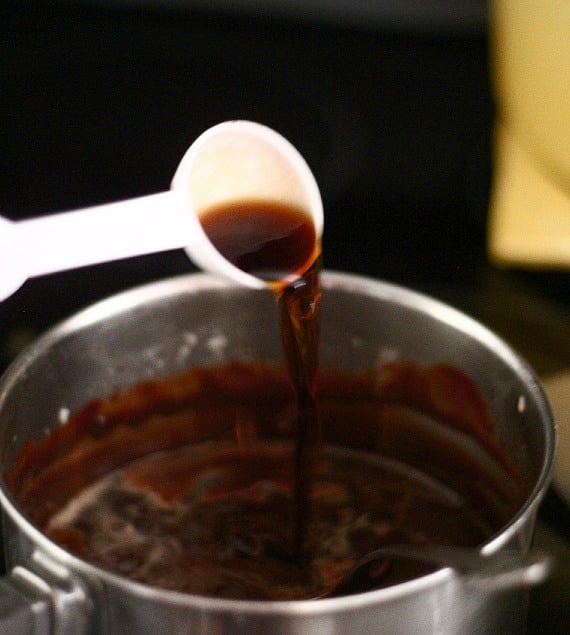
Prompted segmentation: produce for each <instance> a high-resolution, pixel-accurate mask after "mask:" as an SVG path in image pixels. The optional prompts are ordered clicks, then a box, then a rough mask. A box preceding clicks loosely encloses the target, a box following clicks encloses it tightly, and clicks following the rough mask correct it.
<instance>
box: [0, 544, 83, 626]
mask: <svg viewBox="0 0 570 635" xmlns="http://www.w3.org/2000/svg"><path fill="white" fill-rule="evenodd" d="M90 609H91V602H90V601H89V596H88V595H87V593H86V591H85V589H84V588H83V586H82V585H81V584H80V583H79V582H78V581H77V580H76V579H75V578H74V577H73V576H72V575H71V574H70V573H69V571H68V570H67V569H66V568H65V567H63V566H62V565H59V564H57V563H54V562H52V561H51V560H49V559H48V558H47V557H46V556H45V555H44V554H42V553H41V552H38V551H36V552H34V553H33V555H32V559H31V561H30V563H29V566H26V567H24V566H21V565H17V566H15V567H14V568H13V569H12V570H11V571H10V572H8V574H7V575H6V576H5V577H3V578H0V633H10V635H86V634H87V633H88V632H90V631H89V626H90V621H91V620H90V615H91V610H90Z"/></svg>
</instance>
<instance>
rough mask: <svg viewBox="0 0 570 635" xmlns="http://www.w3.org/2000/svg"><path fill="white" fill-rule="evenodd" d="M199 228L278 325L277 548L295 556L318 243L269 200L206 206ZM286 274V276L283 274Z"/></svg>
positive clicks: (310, 426) (301, 528) (313, 432)
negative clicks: (283, 475) (283, 397)
mask: <svg viewBox="0 0 570 635" xmlns="http://www.w3.org/2000/svg"><path fill="white" fill-rule="evenodd" d="M200 222H201V224H202V227H203V229H204V231H205V233H206V235H207V236H208V238H209V239H210V241H211V242H212V244H213V245H214V247H216V249H217V250H218V251H219V252H220V254H221V255H222V256H224V257H225V258H226V259H227V260H228V261H229V262H231V263H232V264H233V265H234V266H236V267H238V268H239V269H242V270H243V271H245V272H246V273H249V274H251V275H253V276H255V277H257V278H260V279H262V280H265V281H266V282H267V284H268V285H269V286H270V287H271V288H272V289H273V291H274V293H275V297H276V300H277V303H278V307H279V316H280V330H281V339H282V344H283V351H284V355H285V361H286V364H287V369H288V373H289V379H290V382H291V385H292V388H293V391H294V394H295V400H296V407H297V415H296V430H295V450H294V463H295V464H294V484H293V513H292V517H293V527H292V535H291V544H290V545H288V546H283V545H278V546H276V550H277V552H278V553H277V554H276V555H279V556H281V557H286V558H291V559H293V560H295V561H299V562H302V561H303V559H304V558H306V557H308V554H307V553H305V536H306V532H307V526H308V523H309V517H310V498H311V482H312V467H313V464H314V460H315V456H316V452H317V449H318V445H319V440H320V425H319V418H318V412H317V405H316V392H317V386H316V375H317V367H318V353H319V323H318V318H319V303H320V291H319V268H320V244H319V241H318V239H317V237H316V233H315V229H314V226H313V223H312V220H311V218H310V217H309V216H308V214H306V213H305V212H304V211H303V210H302V209H299V208H297V207H295V206H291V205H285V204H279V203H275V202H272V201H239V202H235V203H232V204H229V205H222V206H219V207H216V208H214V209H211V210H207V211H206V212H204V213H203V214H202V215H201V216H200ZM291 279H292V280H293V281H292V282H287V280H291Z"/></svg>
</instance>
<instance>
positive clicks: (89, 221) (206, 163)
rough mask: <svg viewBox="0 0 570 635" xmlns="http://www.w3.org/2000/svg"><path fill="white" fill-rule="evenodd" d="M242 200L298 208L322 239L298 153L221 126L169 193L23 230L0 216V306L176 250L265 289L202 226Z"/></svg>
mask: <svg viewBox="0 0 570 635" xmlns="http://www.w3.org/2000/svg"><path fill="white" fill-rule="evenodd" d="M241 200H254V201H267V202H274V203H281V204H285V205H293V206H296V207H298V208H301V209H303V210H305V211H306V212H307V214H308V215H309V216H310V218H311V219H312V221H313V224H314V229H315V234H316V237H317V239H318V240H320V238H321V236H322V231H323V206H322V201H321V197H320V193H319V189H318V186H317V184H316V181H315V178H314V176H313V174H312V172H311V170H310V169H309V167H308V165H307V163H306V162H305V160H304V159H303V157H302V156H301V155H300V154H299V152H298V151H297V150H296V149H295V148H294V146H293V145H291V144H290V143H289V142H288V141H287V140H286V139H285V138H284V137H282V136H281V135H279V134H278V133H277V132H275V131H274V130H272V129H270V128H268V127H266V126H263V125H261V124H258V123H254V122H251V121H243V120H238V121H226V122H224V123H221V124H218V125H216V126H214V127H212V128H210V129H208V130H206V131H205V132H204V133H203V134H201V135H200V136H199V137H198V138H197V139H196V141H195V142H194V143H193V144H192V145H191V146H190V148H189V149H188V150H187V152H186V154H185V155H184V156H183V158H182V160H181V162H180V164H179V166H178V168H177V170H176V173H175V175H174V178H173V180H172V184H171V189H170V190H169V191H166V192H161V193H158V194H152V195H149V196H143V197H139V198H133V199H129V200H125V201H119V202H116V203H109V204H105V205H98V206H94V207H88V208H85V209H79V210H75V211H70V212H63V213H59V214H53V215H48V216H42V217H38V218H32V219H28V220H23V221H11V220H9V219H7V218H3V217H0V301H2V300H4V299H6V298H7V297H9V296H10V295H11V294H12V293H14V292H15V291H16V290H17V289H18V288H19V287H20V286H21V285H22V284H23V283H24V282H25V281H26V280H27V279H28V278H32V277H36V276H41V275H44V274H49V273H54V272H57V271H63V270H66V269H75V268H78V267H83V266H86V265H91V264H96V263H101V262H107V261H111V260H118V259H122V258H128V257H132V256H139V255H143V254H149V253H154V252H160V251H166V250H171V249H178V248H184V249H185V250H186V253H187V255H188V256H189V257H190V258H191V259H192V260H193V261H194V263H195V264H196V265H197V266H199V267H200V268H202V269H204V270H206V271H209V272H211V273H215V274H219V275H222V276H224V277H226V278H230V279H232V280H234V281H235V282H238V283H239V284H242V285H245V286H248V287H252V288H264V287H267V284H268V283H267V282H266V281H265V280H262V279H261V278H257V277H255V276H253V275H251V274H249V273H246V272H245V271H242V270H241V269H239V268H238V267H236V266H234V265H233V264H231V263H230V262H229V261H228V260H226V259H225V258H224V257H223V256H222V255H221V254H220V253H219V252H218V251H217V250H216V249H215V248H214V246H213V245H212V243H211V242H210V240H209V239H208V236H207V235H206V233H205V232H204V230H203V228H202V225H201V223H200V220H199V217H200V214H201V213H203V212H204V211H206V210H208V209H209V208H212V207H214V206H219V205H223V204H228V203H232V202H235V201H241Z"/></svg>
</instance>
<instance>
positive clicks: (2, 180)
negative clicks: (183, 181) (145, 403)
mask: <svg viewBox="0 0 570 635" xmlns="http://www.w3.org/2000/svg"><path fill="white" fill-rule="evenodd" d="M143 4H144V3H143ZM150 4H151V5H153V7H154V8H147V9H146V10H145V9H141V8H140V7H138V8H135V6H134V5H131V3H126V4H125V5H124V7H123V8H116V7H113V6H112V4H111V3H107V4H105V3H103V4H102V5H99V4H97V3H88V2H85V3H82V4H80V5H78V4H73V3H65V2H62V3H58V2H54V3H50V4H49V5H48V4H47V3H38V4H36V3H33V2H32V3H30V2H27V3H8V4H6V3H4V5H3V8H2V9H0V52H1V59H2V61H3V63H2V66H1V68H0V77H1V83H0V86H1V88H0V148H1V150H2V152H1V154H0V162H1V169H0V214H2V215H4V216H6V217H8V218H11V219H14V220H18V219H23V218H27V217H31V216H36V215H40V214H44V213H49V212H54V211H64V210H67V209H72V208H75V207H84V206H87V205H92V204H97V203H101V202H105V201H112V200H118V199H121V198H126V197H131V196H137V195H142V194H147V193H152V192H158V191H162V190H164V189H166V188H168V186H169V182H170V179H171V177H172V175H173V173H174V170H175V168H176V166H177V164H178V161H179V159H180V158H181V156H182V154H183V153H184V151H185V149H186V148H187V146H188V145H189V144H190V143H191V141H192V140H193V139H194V138H195V137H196V136H197V135H198V134H199V133H200V132H202V131H203V130H204V129H205V128H207V127H208V126H210V125H212V124H214V123H217V122H219V121H222V120H225V119H234V118H247V119H253V120H257V121H260V122H262V123H265V124H267V125H270V126H272V127H274V128H275V129H277V130H278V131H280V132H282V133H283V134H284V135H285V136H286V137H288V138H289V139H290V140H291V141H292V142H293V143H294V144H295V145H296V146H297V147H298V148H299V150H300V151H301V152H302V153H303V154H304V156H305V157H306V159H307V161H308V162H309V164H310V165H311V167H312V168H313V171H314V172H315V175H316V177H317V180H318V182H319V185H320V187H321V190H322V194H323V199H324V203H325V210H326V232H325V238H324V254H325V266H326V267H327V268H332V269H340V270H346V271H352V272H359V273H364V274H367V275H371V276H375V277H379V278H383V279H386V280H390V281H392V282H396V283H398V284H403V285H406V286H409V287H412V288H415V289H418V290H420V291H424V292H427V293H429V294H431V295H434V296H436V297H439V298H440V299H442V300H444V301H447V302H449V303H451V304H453V305H454V306H456V307H458V308H460V309H463V310H465V311H466V312H467V313H469V314H471V315H473V316H474V317H476V318H477V319H479V320H481V321H482V322H484V323H485V324H487V325H488V326H490V327H491V328H492V329H494V330H495V331H497V332H498V333H499V334H500V335H502V336H503V337H504V338H505V339H506V340H507V341H509V342H510V343H511V344H512V345H513V346H514V347H515V348H516V349H517V350H519V351H520V352H521V353H522V354H523V356H525V357H526V358H527V359H528V360H529V361H530V363H531V364H532V365H533V366H534V368H535V369H536V370H537V372H538V373H539V375H541V376H543V377H546V376H547V375H549V374H551V373H553V372H555V371H557V370H560V369H562V368H565V367H568V366H570V294H569V293H568V288H569V274H568V273H567V272H558V273H556V272H550V273H548V272H530V271H521V270H501V269H498V268H496V267H494V266H492V265H491V264H490V263H489V261H488V260H487V257H486V252H485V223H486V210H487V200H488V192H489V185H490V179H491V174H492V157H491V134H492V124H493V117H494V108H493V99H492V94H491V90H490V85H489V84H490V82H489V72H488V59H487V39H486V33H485V30H484V29H482V28H481V29H472V30H467V31H464V30H462V31H458V32H454V31H453V29H446V30H445V31H442V32H439V31H438V30H437V29H430V30H426V29H425V28H424V29H414V28H413V26H412V25H410V24H406V25H403V26H401V27H398V25H397V24H395V23H391V24H390V25H389V26H386V28H382V25H381V24H378V23H375V24H374V25H373V26H372V25H370V26H366V25H365V24H364V23H362V24H358V25H355V24H354V23H351V24H350V25H347V26H343V25H342V23H336V24H331V23H320V22H319V21H318V20H295V19H293V18H291V19H286V18H284V17H281V18H276V17H269V16H267V15H265V16H257V17H255V16H248V17H239V16H236V15H232V14H224V13H222V12H219V11H217V12H213V13H208V12H207V11H206V10H205V9H202V10H196V9H191V8H188V7H185V8H181V7H180V4H177V6H178V7H179V8H178V9H176V10H174V9H171V10H166V9H164V8H163V9H160V8H158V7H157V6H155V5H154V4H153V3H150ZM188 4H189V5H191V3H188ZM202 6H203V3H202ZM192 269H193V267H192V265H191V264H190V262H189V261H188V260H187V259H186V257H185V256H184V254H183V253H181V252H180V253H179V252H171V253H167V254H161V255H155V256H147V257H142V258H134V259H131V260H126V261H120V262H115V263H109V264H105V265H99V266H96V267H90V268H88V269H83V270H78V271H72V272H65V273H60V274H56V275H52V276H49V277H46V278H42V279H35V280H31V281H29V282H28V283H26V285H24V287H23V288H22V289H21V290H20V291H19V292H18V293H16V294H15V295H14V296H12V297H11V298H10V299H8V300H7V301H5V302H4V303H2V304H0V369H2V368H4V367H6V365H7V364H8V363H9V362H10V360H11V359H13V357H14V356H15V355H16V354H17V353H18V352H19V351H20V350H21V349H22V347H23V346H24V345H25V344H26V343H27V342H29V341H30V340H32V339H33V338H34V337H35V336H36V335H37V334H38V333H40V332H42V331H43V330H45V329H46V328H48V327H49V326H50V325H52V324H54V323H55V322H57V321H59V320H60V319H62V318H64V317H66V316H68V315H69V314H70V313H73V312H75V311H76V310H78V309H80V308H81V307H83V306H85V305H87V304H90V303H91V302H93V301H95V300H98V299H100V298H102V297H104V296H106V295H109V294H111V293H114V292H116V291H120V290H122V289H125V288H127V287H131V286H133V285H136V284H140V283H144V282H147V281H150V280H153V279H157V278H163V277H167V276H170V275H174V274H178V273H183V272H186V271H190V270H192ZM537 542H538V543H539V545H544V546H547V547H548V548H549V549H551V550H552V551H553V552H554V553H555V554H556V556H557V558H558V560H559V563H560V564H559V566H558V568H557V569H556V570H555V572H554V574H553V576H552V578H551V580H550V581H549V582H548V583H547V584H546V585H544V586H543V587H541V588H539V589H537V590H536V591H535V592H533V596H532V604H531V611H530V619H529V633H541V634H545V635H548V634H549V633H551V634H562V633H567V632H568V631H569V629H570V608H569V607H570V602H569V601H568V600H569V599H570V594H569V589H570V512H569V510H568V508H567V507H566V506H565V505H564V504H563V502H562V501H561V500H560V499H559V498H558V496H557V494H556V492H555V491H554V490H551V491H550V492H549V493H548V495H547V498H546V501H545V503H544V505H543V508H542V511H541V515H540V520H539V525H538V531H537Z"/></svg>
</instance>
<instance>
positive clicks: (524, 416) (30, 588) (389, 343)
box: [0, 272, 555, 635]
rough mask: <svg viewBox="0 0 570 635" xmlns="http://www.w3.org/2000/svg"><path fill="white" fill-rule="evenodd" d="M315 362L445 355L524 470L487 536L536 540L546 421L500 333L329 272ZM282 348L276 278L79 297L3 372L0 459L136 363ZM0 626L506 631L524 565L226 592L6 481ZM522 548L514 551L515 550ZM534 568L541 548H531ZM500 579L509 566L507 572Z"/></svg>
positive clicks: (528, 378) (507, 542)
mask: <svg viewBox="0 0 570 635" xmlns="http://www.w3.org/2000/svg"><path fill="white" fill-rule="evenodd" d="M322 282H323V287H324V292H323V308H322V329H321V331H322V350H321V360H322V361H321V365H322V366H323V367H329V368H341V369H343V370H354V371H360V370H366V369H369V368H371V367H373V366H377V365H379V364H381V363H382V361H383V360H387V359H394V358H401V359H412V360H415V361H417V362H418V363H420V364H430V363H436V362H445V363H450V364H453V365H455V366H457V367H459V368H461V369H462V370H464V371H465V372H466V373H467V374H468V375H470V376H471V377H472V378H473V379H474V380H475V382H476V383H477V384H478V386H479V388H480V390H481V391H482V393H483V395H484V396H485V398H486V400H487V402H488V404H489V407H490V409H491V412H492V415H493V418H494V420H495V422H496V425H497V433H498V435H499V438H500V439H501V441H502V443H503V444H504V445H505V447H506V448H507V450H508V453H509V455H510V456H511V457H512V459H513V461H514V462H515V463H516V465H517V466H518V468H519V470H520V473H521V475H522V478H523V489H524V493H523V496H522V498H521V502H520V506H519V507H518V509H517V510H516V512H515V513H514V514H513V515H512V516H511V517H510V519H508V521H507V522H506V523H505V524H504V526H503V527H502V528H501V529H500V530H499V531H498V532H497V533H496V534H495V535H494V536H493V537H491V538H490V539H489V541H488V542H487V543H486V544H485V545H484V546H483V547H482V549H481V552H482V553H483V554H486V555H491V556H492V555H493V554H497V553H500V552H503V551H504V552H507V551H510V552H512V554H514V555H515V556H516V554H521V555H524V554H527V553H528V552H529V550H530V549H531V543H532V537H533V529H534V525H535V517H536V514H537V510H538V508H539V505H540V502H541V499H542V497H543V495H544V493H545V490H546V488H547V486H548V483H549V479H550V474H551V469H552V464H553V454H554V445H555V430H554V425H553V422H552V418H551V415H550V411H549V407H548V404H547V402H546V400H545V397H544V395H543V392H542V389H541V387H540V385H539V382H538V380H537V378H536V376H535V374H534V373H533V371H532V370H531V369H530V368H529V367H528V366H527V364H526V363H525V362H524V361H523V360H522V359H521V358H520V357H519V356H518V355H517V354H516V353H515V352H514V351H513V350H511V349H510V348H509V347H508V346H507V345H506V344H505V343H504V342H503V341H502V340H500V339H499V338H498V337H496V336H495V335H494V334H493V333H491V332H490V331H489V330H487V329H486V328H485V327H484V326H482V325H480V324H479V323H477V322H475V321H474V320H472V319H471V318H469V317H467V316H465V315H464V314H462V313H460V312H458V311H456V310H454V309H453V308H450V307H448V306H446V305H444V304H442V303H440V302H438V301H436V300H433V299H430V298H428V297H425V296H422V295H419V294H417V293H415V292H412V291H409V290H406V289H403V288H400V287H396V286H393V285H390V284H387V283H384V282H380V281H377V280H373V279H368V278H363V277H358V276H354V275H348V274H341V273H334V272H325V273H324V274H323V276H322ZM234 359H242V360H251V359H255V360H262V361H274V360H280V359H281V344H280V338H279V332H278V324H277V318H276V313H275V303H274V299H273V297H272V295H271V293H269V292H266V291H259V290H253V289H245V288H243V287H237V286H234V285H233V284H232V283H228V282H223V281H220V280H218V279H215V278H213V277H210V276H207V275H204V274H193V275H187V276H182V277H179V278H174V279H171V280H167V281H164V282H159V283H154V284H150V285H148V286H144V287H142V288H139V289H135V290H132V291H129V292H126V293H123V294H120V295H118V296H116V297H113V298H111V299H109V300H105V301H103V302H101V303H99V304H96V305H95V306H93V307H91V308H88V309H86V310H84V311H82V312H81V313H79V314H78V315H76V316H75V317H72V318H70V319H69V320H67V321H66V322H64V323H63V324H62V325H60V326H58V327H56V328H55V329H53V330H51V331H50V332H48V333H47V334H46V335H44V336H43V337H41V338H40V339H39V340H38V341H36V342H35V343H34V344H33V345H32V346H31V347H30V348H29V349H28V350H26V351H25V352H24V353H23V354H22V355H21V356H20V357H19V359H17V360H16V361H15V363H14V364H13V365H12V366H11V368H10V369H9V370H8V371H7V373H6V374H5V375H4V377H3V379H2V382H1V384H0V469H1V471H2V472H4V471H5V470H7V469H9V468H10V467H11V466H13V464H14V461H15V460H16V457H17V455H18V453H19V452H20V450H21V449H22V446H23V444H24V443H25V442H26V440H28V439H40V438H43V437H44V436H45V434H46V431H47V430H49V429H50V428H53V427H55V426H57V425H59V424H60V420H61V418H62V413H67V412H73V411H74V410H76V409H77V408H78V407H79V406H81V405H82V404H83V403H84V402H86V401H87V400H89V399H91V398H94V397H98V396H102V395H107V394H109V393H111V392H112V391H114V390H116V389H118V388H122V387H127V386H129V385H131V384H133V383H135V382H137V381H139V380H141V379H145V378H148V377H154V376H164V375H167V374H169V373H175V372H178V371H181V370H183V369H185V368H187V367H188V366H190V365H195V364H202V365H203V364H211V363H219V362H222V361H224V360H234ZM0 502H1V505H2V512H3V518H4V550H5V553H6V558H7V569H8V573H7V575H6V577H5V578H4V579H3V580H2V581H0V631H1V632H5V633H11V634H18V633H27V634H32V633H33V634H35V635H83V634H87V633H89V634H98V635H99V634H100V635H124V633H136V634H137V635H146V634H151V633H169V634H184V635H217V634H226V633H227V634H229V633H231V634H232V635H240V634H241V635H246V634H247V635H251V634H253V633H255V634H257V635H265V634H267V635H270V634H271V635H276V634H287V635H309V634H310V635H340V634H344V633H351V634H352V633H359V634H360V635H372V634H373V633H374V634H377V633H381V632H382V633H383V632H385V633H390V634H391V635H412V634H413V635H417V633H422V634H424V635H429V634H433V635H435V634H436V633H437V634H438V635H452V634H453V635H469V634H471V633H473V634H475V633H477V634H479V635H483V634H486V633H488V634H491V633H493V634H496V633H501V634H502V635H507V634H515V633H521V634H522V633H523V632H524V625H525V609H526V602H527V595H528V586H529V584H531V583H533V581H536V580H537V579H538V578H540V575H539V576H538V578H537V577H536V576H534V577H533V575H525V570H524V558H522V559H521V562H522V563H523V564H521V565H520V566H521V570H520V571H519V572H518V573H516V574H515V575H513V576H510V577H507V578H505V576H504V575H503V576H502V577H501V583H500V584H494V583H493V575H490V576H487V578H486V582H485V584H477V585H473V584H469V576H468V575H465V574H461V573H460V572H457V571H456V570H455V569H453V568H450V567H443V568H441V569H439V570H437V571H435V572H433V573H429V574H427V575H423V576H422V577H419V578H416V579H413V580H410V581H407V582H403V583H400V584H397V585H395V586H392V587H389V588H386V589H380V590H376V591H371V592H367V593H362V594H357V595H352V596H348V597H334V598H328V599H321V600H310V601H296V602H263V601H249V600H248V601H246V600H243V601H242V600H222V599H213V598H207V597H199V596H193V595H186V594H182V593H175V592H170V591H165V590H160V589H156V588H153V587H150V586H145V585H143V584H139V583H136V582H134V581H132V580H129V579H127V578H123V577H120V576H117V575H114V574H111V573H109V572H106V571H103V570H101V569H98V568H97V567H95V566H93V565H91V564H88V563H86V562H84V561H82V560H80V559H78V558H77V557H75V556H73V555H72V554H70V553H68V552H66V551H65V550H64V549H62V548H61V547H59V546H57V545H56V544H54V543H53V542H52V541H50V540H49V539H48V538H47V537H46V536H45V535H44V534H42V532H41V531H39V530H38V529H37V528H36V527H34V526H33V525H32V524H31V523H30V522H29V521H28V520H27V519H26V518H25V517H24V516H23V514H22V513H21V512H20V510H19V509H18V506H17V505H16V503H15V501H14V499H13V497H12V496H11V494H10V493H9V491H8V489H7V488H6V486H5V484H4V482H3V481H2V487H1V488H0ZM515 560H516V558H515ZM532 566H533V567H535V569H533V571H535V572H536V561H534V560H533V561H532ZM505 579H507V580H510V581H511V582H509V583H507V584H505Z"/></svg>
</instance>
